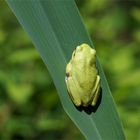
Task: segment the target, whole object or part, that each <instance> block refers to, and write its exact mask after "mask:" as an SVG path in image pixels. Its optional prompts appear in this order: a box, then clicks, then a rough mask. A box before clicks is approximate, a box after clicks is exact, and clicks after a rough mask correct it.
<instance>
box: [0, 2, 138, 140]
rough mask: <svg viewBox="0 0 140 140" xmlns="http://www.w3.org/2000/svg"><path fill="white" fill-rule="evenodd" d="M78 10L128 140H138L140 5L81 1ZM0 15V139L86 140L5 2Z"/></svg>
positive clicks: (0, 4)
mask: <svg viewBox="0 0 140 140" xmlns="http://www.w3.org/2000/svg"><path fill="white" fill-rule="evenodd" d="M77 5H78V8H79V10H80V12H81V14H82V17H83V18H84V23H85V24H86V27H87V29H88V31H89V33H90V36H91V38H92V39H93V41H94V46H95V48H96V50H97V54H98V56H99V58H100V61H101V63H102V65H103V69H104V70H105V73H106V77H107V79H108V82H109V85H110V87H111V90H112V93H113V96H114V98H115V101H116V103H117V108H118V111H119V114H120V117H121V120H122V123H123V126H124V129H125V134H126V137H127V139H128V140H132V139H138V134H139V131H140V121H139V118H140V94H139V92H140V86H139V83H140V78H139V77H140V67H139V66H140V61H139V60H140V55H139V54H140V49H139V46H140V26H139V25H140V16H139V15H140V2H139V1H129V2H128V1H111V0H100V1H98V0H89V1H88V2H87V1H86V0H83V1H80V0H79V1H77ZM0 9H1V12H0V21H1V22H0V60H1V63H0V139H7V140H8V139H9V140H10V139H50V140H51V139H58V138H59V139H84V138H83V137H82V135H80V134H79V132H78V131H77V129H76V128H75V126H74V125H73V124H72V123H71V121H70V120H69V119H68V117H67V116H66V115H65V113H64V112H63V110H62V108H61V105H60V103H59V100H58V97H57V94H56V91H55V88H54V85H53V82H52V80H51V78H50V76H49V74H48V71H47V70H46V67H45V66H44V64H43V63H42V61H41V59H40V57H39V55H38V53H37V52H36V50H35V49H34V48H33V46H32V43H31V41H30V39H29V38H28V36H27V34H25V32H24V31H23V29H22V28H21V26H20V25H19V23H18V22H17V20H16V18H15V17H14V15H13V14H12V12H11V10H10V9H9V8H8V6H7V5H6V4H5V2H4V1H1V2H0ZM60 114H61V115H60ZM56 125H57V128H56V127H53V126H56ZM54 133H55V134H54Z"/></svg>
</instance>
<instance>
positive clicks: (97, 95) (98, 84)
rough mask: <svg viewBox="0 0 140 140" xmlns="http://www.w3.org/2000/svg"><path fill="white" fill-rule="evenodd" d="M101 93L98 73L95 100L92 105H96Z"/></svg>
mask: <svg viewBox="0 0 140 140" xmlns="http://www.w3.org/2000/svg"><path fill="white" fill-rule="evenodd" d="M99 95H100V76H99V75H97V80H96V84H95V88H94V96H93V101H92V103H91V105H92V106H95V105H96V103H97V100H98V98H99Z"/></svg>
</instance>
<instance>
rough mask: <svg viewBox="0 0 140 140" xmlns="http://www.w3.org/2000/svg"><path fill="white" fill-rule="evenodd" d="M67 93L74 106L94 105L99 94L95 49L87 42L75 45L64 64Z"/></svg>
mask: <svg viewBox="0 0 140 140" xmlns="http://www.w3.org/2000/svg"><path fill="white" fill-rule="evenodd" d="M66 85H67V89H68V93H69V95H70V97H71V99H72V101H73V103H74V104H75V105H76V106H85V107H86V106H88V105H91V106H95V105H96V103H97V100H98V97H99V94H100V76H99V75H98V71H97V69H96V51H95V50H94V49H92V48H91V47H90V46H89V45H88V44H82V45H80V46H77V47H76V49H75V50H74V51H73V53H72V58H71V60H70V61H69V63H68V64H67V66H66Z"/></svg>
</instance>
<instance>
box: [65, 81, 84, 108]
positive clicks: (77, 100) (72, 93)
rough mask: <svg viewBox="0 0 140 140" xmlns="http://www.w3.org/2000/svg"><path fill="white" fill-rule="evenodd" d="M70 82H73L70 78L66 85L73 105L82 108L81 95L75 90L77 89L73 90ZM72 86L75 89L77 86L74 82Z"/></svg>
mask: <svg viewBox="0 0 140 140" xmlns="http://www.w3.org/2000/svg"><path fill="white" fill-rule="evenodd" d="M70 80H72V79H71V78H69V79H68V80H67V79H66V83H67V84H66V85H67V90H68V94H69V96H70V98H71V100H72V101H73V103H74V104H75V105H76V106H80V105H81V100H80V98H79V95H78V94H77V92H76V91H74V90H75V88H73V89H71V88H70V86H68V85H69V82H70ZM71 84H72V87H75V85H74V84H73V82H71Z"/></svg>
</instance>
